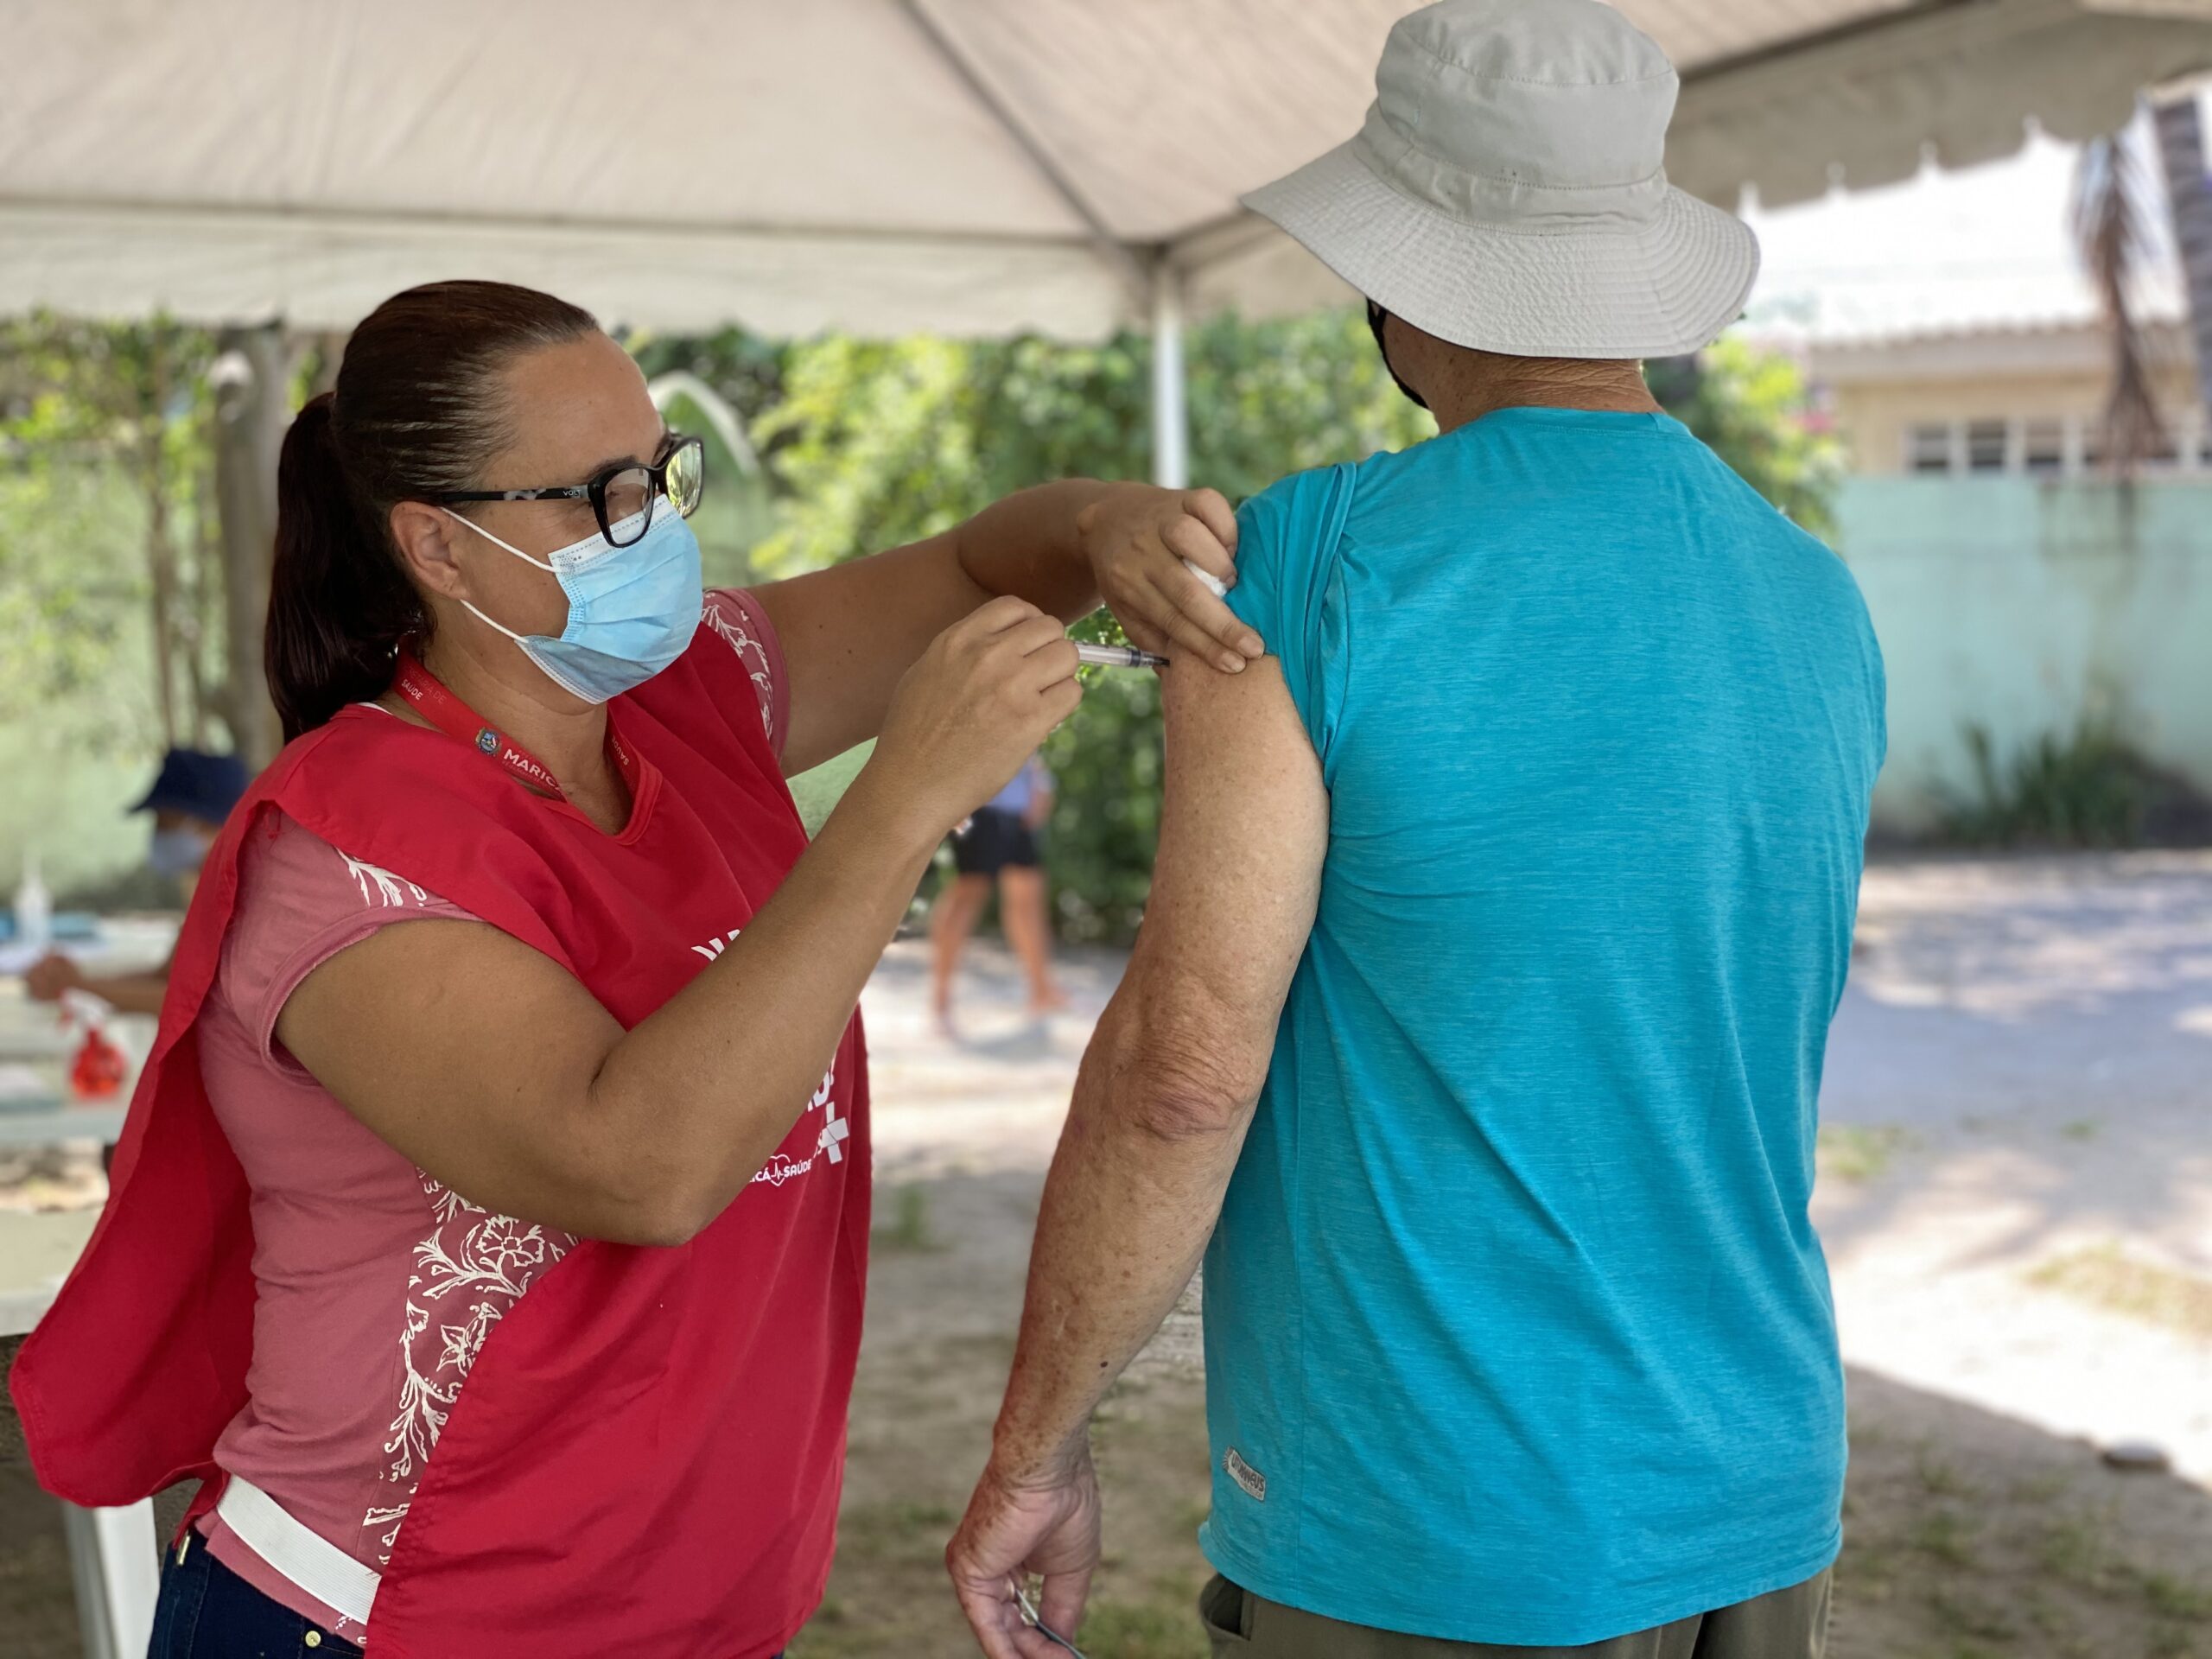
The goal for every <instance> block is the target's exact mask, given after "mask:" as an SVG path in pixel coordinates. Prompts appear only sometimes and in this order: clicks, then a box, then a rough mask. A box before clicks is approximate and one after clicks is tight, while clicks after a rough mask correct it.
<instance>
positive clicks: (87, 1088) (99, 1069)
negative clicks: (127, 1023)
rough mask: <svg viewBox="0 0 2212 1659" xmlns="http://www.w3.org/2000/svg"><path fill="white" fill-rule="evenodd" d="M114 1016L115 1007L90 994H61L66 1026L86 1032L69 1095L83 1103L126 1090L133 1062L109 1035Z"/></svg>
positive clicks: (72, 1063)
mask: <svg viewBox="0 0 2212 1659" xmlns="http://www.w3.org/2000/svg"><path fill="white" fill-rule="evenodd" d="M114 1017H115V1010H114V1008H112V1007H110V1006H109V1005H108V1004H107V1003H106V1002H105V1001H101V1000H100V999H99V997H97V996H94V995H92V993H91V992H90V991H82V990H67V991H64V992H62V993H61V1023H62V1026H63V1027H64V1028H65V1029H67V1030H70V1031H81V1032H83V1033H85V1040H84V1041H83V1042H82V1043H81V1044H79V1046H78V1048H77V1055H76V1058H74V1059H73V1060H71V1061H70V1063H69V1092H70V1093H71V1094H72V1095H73V1096H76V1097H77V1098H78V1099H79V1100H105V1099H107V1098H108V1097H109V1096H112V1095H114V1094H115V1093H116V1092H117V1091H118V1090H120V1089H121V1088H122V1087H123V1080H124V1077H125V1076H126V1075H127V1074H128V1073H129V1071H130V1061H129V1060H128V1059H127V1058H124V1052H123V1051H122V1050H121V1049H120V1048H118V1046H116V1042H115V1039H113V1038H112V1037H110V1036H109V1035H108V1034H107V1027H108V1021H109V1020H111V1019H113V1018H114Z"/></svg>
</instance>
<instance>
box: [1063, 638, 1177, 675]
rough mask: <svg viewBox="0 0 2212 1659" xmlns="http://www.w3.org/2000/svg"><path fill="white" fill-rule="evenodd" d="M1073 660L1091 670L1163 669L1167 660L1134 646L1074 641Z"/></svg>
mask: <svg viewBox="0 0 2212 1659" xmlns="http://www.w3.org/2000/svg"><path fill="white" fill-rule="evenodd" d="M1075 659H1076V661H1077V662H1078V663H1084V664H1089V665H1090V667H1092V668H1165V667H1166V666H1167V659H1166V658H1165V657H1161V656H1159V655H1157V654H1155V653H1154V652H1149V651H1139V650H1138V649H1137V648H1136V647H1135V645H1091V644H1090V643H1089V642H1088V641H1086V640H1081V639H1078V640H1077V641H1076V646H1075Z"/></svg>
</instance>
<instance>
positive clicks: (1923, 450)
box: [1904, 426, 1951, 473]
mask: <svg viewBox="0 0 2212 1659" xmlns="http://www.w3.org/2000/svg"><path fill="white" fill-rule="evenodd" d="M1904 466H1905V470H1906V471H1907V472H1909V473H1948V472H1949V471H1950V470H1951V429H1950V428H1949V427H1948V426H1916V427H1912V428H1910V429H1908V430H1907V432H1906V433H1905V437H1904Z"/></svg>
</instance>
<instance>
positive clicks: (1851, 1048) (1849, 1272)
mask: <svg viewBox="0 0 2212 1659" xmlns="http://www.w3.org/2000/svg"><path fill="white" fill-rule="evenodd" d="M1860 935H1861V937H1860V950H1859V958H1858V961H1857V963H1856V964H1855V968H1854V972H1853V984H1852V988H1851V990H1850V991H1849V993H1848V994H1847V997H1846V1000H1845V1004H1844V1007H1843V1008H1842V1010H1841V1012H1840V1014H1839V1017H1838V1020H1837V1024H1836V1027H1835V1033H1834V1041H1833V1044H1832V1046H1831V1053H1830V1062H1829V1066H1828V1071H1827V1085H1826V1088H1825V1090H1824V1093H1823V1103H1822V1104H1823V1115H1824V1118H1825V1120H1826V1122H1827V1126H1828V1127H1827V1129H1826V1130H1825V1131H1824V1135H1823V1146H1822V1160H1821V1165H1822V1176H1821V1188H1820V1192H1819V1194H1818V1196H1817V1198H1816V1200H1815V1204H1816V1211H1817V1215H1818V1218H1819V1220H1820V1223H1821V1229H1822V1231H1823V1234H1824V1236H1826V1237H1827V1241H1828V1245H1829V1250H1830V1255H1831V1258H1832V1261H1833V1264H1834V1280H1835V1285H1836V1294H1837V1301H1838V1306H1839V1311H1840V1319H1841V1324H1842V1329H1843V1333H1844V1344H1845V1349H1846V1354H1847V1359H1848V1360H1849V1362H1850V1363H1851V1367H1852V1377H1851V1389H1852V1422H1853V1466H1852V1479H1851V1491H1850V1496H1849V1499H1848V1502H1847V1540H1848V1541H1847V1546H1846V1551H1845V1556H1844V1560H1843V1562H1842V1564H1841V1567H1840V1570H1839V1599H1838V1606H1837V1614H1836V1624H1835V1639H1834V1647H1833V1651H1834V1654H1835V1655H1837V1656H1838V1659H1999V1656H2003V1659H2013V1656H2018V1659H2186V1656H2191V1655H2195V1656H2201V1659H2212V1494H2208V1492H2207V1491H2206V1490H2205V1488H2206V1484H2208V1483H2212V1125H2208V1111H2209V1110H2212V855H2166V854H2160V855H2126V856H2121V857H2116V858H2110V859H2064V860H2051V861H2007V862H2002V863H1996V862H1974V861H1942V862H1916V863H1910V864H1897V865H1888V866H1883V867H1878V868H1876V869H1874V870H1873V871H1872V872H1870V874H1869V875H1868V878H1867V882H1866V893H1865V898H1864V902H1863V905H1862V925H1861V930H1860ZM1120 967H1121V963H1120V959H1119V958H1118V957H1115V956H1113V955H1111V954H1109V953H1091V954H1084V955H1080V956H1077V957H1074V958H1072V959H1071V961H1069V963H1067V965H1066V971H1065V977H1066V980H1067V983H1068V988H1069V989H1070V991H1071V993H1072V995H1073V997H1074V1000H1075V1003H1076V1007H1075V1009H1074V1011H1073V1012H1072V1013H1071V1014H1068V1015H1065V1016H1062V1017H1059V1018H1056V1019H1055V1020H1052V1021H1051V1022H1050V1023H1049V1024H1048V1025H1046V1026H1037V1025H1034V1024H1033V1023H1031V1022H1029V1021H1027V1020H1025V1019H1024V1018H1023V1017H1022V1016H1021V1015H1020V1012H1019V1007H1018V1004H1019V994H1018V981H1017V979H1016V976H1014V972H1013V969H1012V965H1011V963H1010V962H1009V961H1008V960H1007V958H1006V957H1004V956H1003V955H1002V954H1001V953H999V952H997V951H995V950H989V949H984V950H979V951H978V953H977V955H976V959H975V966H974V969H973V971H972V972H971V973H970V975H969V978H968V981H967V982H966V985H965V987H964V991H965V995H964V998H963V1009H962V1014H961V1017H960V1025H959V1033H960V1034H959V1039H958V1040H957V1041H955V1040H949V1039H947V1038H946V1037H945V1036H944V1035H943V1034H942V1033H939V1032H938V1029H937V1027H936V1026H935V1024H934V1022H933V1021H932V1020H931V1019H930V1018H929V1017H928V1014H927V1013H926V997H925V990H926V982H925V968H924V957H923V955H922V951H921V948H920V946H919V945H918V944H911V943H909V944H900V945H899V946H896V947H894V948H893V951H892V952H891V954H890V956H889V957H887V959H886V962H885V963H884V965H883V968H882V969H881V970H880V972H879V973H878V975H877V976H876V978H875V980H874V983H873V984H872V985H871V987H870V988H869V991H868V998H867V1002H866V1008H867V1014H868V1022H869V1029H870V1039H871V1043H872V1046H873V1048H874V1057H875V1064H874V1077H875V1098H876V1102H877V1118H876V1130H877V1160H878V1199H877V1223H876V1227H877V1232H876V1259H875V1263H874V1270H873V1272H872V1274H871V1286H870V1289H871V1304H870V1310H869V1325H868V1335H867V1340H866V1343H865V1345H864V1349H863V1353H862V1357H861V1374H860V1378H859V1382H858V1384H857V1388H856V1392H855V1408H854V1416H853V1436H852V1444H853V1457H852V1459H851V1465H850V1470H849V1476H848V1485H847V1491H846V1497H845V1504H844V1533H843V1544H842V1550H841V1554H840V1558H839V1562H838V1567H837V1571H836V1576H835V1578H834V1580H833V1581H832V1584H831V1587H830V1595H829V1601H828V1603H827V1604H826V1605H825V1606H824V1608H823V1611H822V1613H821V1615H820V1616H819V1617H818V1618H817V1619H816V1621H815V1622H814V1624H812V1625H810V1627H809V1629H808V1630H807V1631H806V1633H805V1634H804V1636H803V1637H801V1638H800V1641H799V1642H798V1644H797V1646H796V1648H795V1649H794V1659H844V1656H874V1655H885V1656H892V1655H896V1656H917V1659H939V1656H942V1659H952V1656H956V1655H961V1654H965V1653H971V1652H973V1650H974V1649H973V1648H972V1645H971V1644H970V1643H969V1642H968V1640H967V1638H966V1637H965V1636H964V1633H963V1630H962V1629H961V1627H960V1625H959V1623H958V1620H957V1614H956V1613H955V1611H954V1610H953V1608H952V1605H951V1602H950V1596H949V1593H948V1592H946V1591H945V1590H944V1581H943V1576H942V1569H941V1567H939V1566H938V1556H939V1553H940V1552H941V1550H942V1548H943V1543H944V1537H945V1535H947V1533H948V1532H949V1530H950V1527H951V1524H952V1522H953V1521H954V1519H955V1518H956V1517H957V1513H958V1510H959V1509H960V1507H961V1505H962V1504H963V1503H964V1501H965V1498H966V1495H967V1491H968V1488H969V1484H970V1483H971V1482H972V1480H973V1478H974V1476H975V1473H976V1470H977V1469H978V1467H979V1466H980V1465H981V1463H982V1458H983V1455H984V1452H985V1450H986V1448H987V1446H988V1433H989V1423H990V1418H991V1415H992V1413H993V1411H994V1410H995V1406H996V1403H997V1397H998V1390H999V1387H1000V1384H1001V1382H1002V1380H1003V1378H1004V1375H1005V1369H1006V1364H1007V1359H1008V1357H1010V1354H1011V1351H1012V1338H1013V1331H1014V1323H1015V1320H1016V1319H1017V1317H1018V1314H1019V1311H1020V1295H1021V1279H1022V1273H1023V1269H1024V1258H1025V1255H1026V1251H1027V1242H1028V1236H1029V1232H1030V1229H1031V1227H1032V1225H1033V1222H1034V1219H1035V1214H1036V1204H1037V1198H1038V1193H1039V1185H1040V1182H1041V1179H1042V1174H1043V1170H1044V1167H1045V1165H1046V1161H1047V1160H1048V1159H1049V1157H1050V1155H1051V1152H1052V1144H1053V1141H1054V1140H1055V1138H1056V1136H1057V1134H1058V1124H1059V1117H1060V1114H1061V1111H1062V1109H1064V1106H1065V1099H1066V1093H1067V1089H1068V1086H1069V1083H1070V1080H1071V1076H1072V1073H1073V1069H1074V1065H1075V1063H1076V1060H1077V1058H1078V1057H1079V1055H1080V1052H1081V1047H1082V1044H1083V1041H1084V1038H1085V1036H1086V1034H1087V1033H1088V1030H1089V1027H1090V1021H1091V1020H1092V1019H1094V1018H1095V1017H1096V1013H1097V1011H1098V1010H1099V1009H1100V1008H1101V1007H1103V1005H1104V1002H1105V1000H1106V998H1107V996H1108V995H1110V993H1111V989H1112V986H1113V983H1114V982H1115V980H1116V976H1118V974H1119V971H1120ZM80 1178H81V1171H76V1172H74V1173H73V1166H72V1165H70V1164H69V1162H68V1160H59V1161H56V1160H48V1163H47V1166H45V1167H44V1168H43V1171H42V1173H41V1179H43V1180H45V1181H47V1182H48V1183H49V1190H50V1191H52V1192H56V1193H59V1192H63V1191H67V1190H69V1189H70V1188H71V1187H72V1185H73V1184H77V1185H81V1179H80ZM1194 1328H1195V1322H1194V1316H1193V1314H1192V1313H1191V1312H1190V1311H1188V1310H1187V1309H1186V1311H1185V1314H1184V1315H1183V1316H1181V1317H1180V1318H1179V1319H1177V1320H1175V1321H1173V1322H1172V1323H1171V1326H1170V1328H1169V1330H1168V1331H1167V1332H1164V1333H1163V1336H1162V1338H1161V1339H1160V1342H1158V1343H1156V1344H1154V1349H1153V1350H1152V1351H1148V1353H1147V1356H1146V1357H1145V1359H1144V1360H1143V1361H1141V1362H1140V1364H1139V1366H1138V1368H1137V1369H1136V1370H1135V1371H1133V1373H1132V1376H1131V1377H1130V1379H1129V1380H1128V1381H1127V1382H1125V1383H1124V1384H1123V1385H1122V1387H1121V1388H1120V1389H1117V1390H1116V1394H1115V1395H1114V1396H1113V1397H1112V1398H1111V1400H1109V1404H1108V1407H1107V1409H1106V1411H1105V1413H1104V1414H1103V1421H1102V1424H1101V1427H1100V1430H1099V1437H1098V1438H1099V1446H1100V1453H1099V1455H1100V1465H1101V1469H1102V1471H1103V1478H1104V1480H1105V1484H1106V1494H1107V1514H1108V1529H1109V1561H1108V1565H1107V1567H1106V1569H1105V1571H1104V1572H1103V1574H1102V1575H1101V1579H1100V1581H1099V1585H1098V1588H1097V1592H1096V1599H1095V1602H1094V1607H1093V1614H1092V1618H1091V1620H1090V1624H1088V1625H1087V1626H1086V1628H1085V1630H1084V1641H1083V1645H1084V1650H1085V1651H1086V1652H1087V1653H1088V1654H1090V1656H1091V1659H1204V1656H1205V1644H1204V1642H1203V1639H1202V1638H1201V1637H1200V1636H1199V1634H1198V1629H1197V1626H1196V1624H1195V1621H1194V1620H1193V1618H1192V1616H1191V1613H1190V1610H1189V1608H1190V1602H1191V1600H1192V1598H1193V1597H1194V1596H1195V1593H1196V1592H1197V1589H1198V1585H1199V1583H1200V1582H1201V1581H1202V1580H1203V1578H1204V1576H1205V1573H1206V1570H1207V1569H1206V1568H1205V1565H1204V1563H1203V1561H1202V1560H1200V1558H1199V1556H1198V1552H1197V1549H1196V1548H1195V1544H1194V1541H1193V1539H1192V1534H1193V1532H1194V1530H1195V1529H1196V1527H1197V1524H1198V1521H1199V1520H1200V1519H1201V1518H1202V1517H1203V1516H1204V1513H1205V1498H1206V1484H1207V1483H1206V1469H1205V1462H1206V1452H1205V1429H1204V1417H1203V1384H1202V1381H1201V1380H1200V1379H1199V1377H1198V1374H1197V1367H1196V1357H1197V1356H1196V1344H1195V1341H1194ZM2121 1439H2148V1440H2152V1441H2153V1442H2155V1443H2156V1444H2157V1445H2158V1446H2160V1447H2161V1448H2162V1449H2163V1450H2164V1452H2165V1453H2166V1454H2167V1455H2168V1456H2169V1457H2170V1458H2171V1459H2172V1461H2173V1463H2174V1465H2175V1472H2174V1473H2172V1474H2158V1473H2152V1474H2124V1473H2120V1472H2116V1471H2113V1469H2111V1468H2109V1467H2107V1465H2105V1463H2104V1462H2103V1461H2102V1460H2101V1458H2100V1456H2099V1449H2100V1447H2101V1446H2104V1445H2106V1444H2108V1443H2109V1442H2111V1441H2113V1440H2121ZM59 1542H60V1541H59V1528H58V1526H56V1525H54V1523H53V1522H52V1519H51V1516H50V1512H49V1511H48V1509H47V1507H46V1506H45V1505H44V1504H43V1503H42V1501H41V1500H40V1499H39V1498H38V1497H37V1496H36V1494H35V1492H33V1491H31V1490H30V1489H29V1485H28V1483H27V1481H26V1480H25V1478H24V1477H23V1475H22V1471H21V1464H20V1459H19V1458H16V1459H10V1457H9V1456H8V1454H7V1452H6V1450H5V1448H4V1446H0V1651H3V1652H5V1653H6V1654H8V1655H10V1656H16V1655H21V1656H22V1659H33V1656H38V1659H44V1656H48V1655H52V1656H56V1659H59V1656H61V1655H64V1654H67V1653H70V1652H73V1647H72V1646H71V1645H70V1643H71V1639H72V1638H71V1636H70V1631H71V1630H72V1624H71V1616H70V1610H69V1607H68V1602H67V1596H68V1590H67V1572H66V1567H64V1565H63V1563H62V1561H61V1558H60V1552H59Z"/></svg>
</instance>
